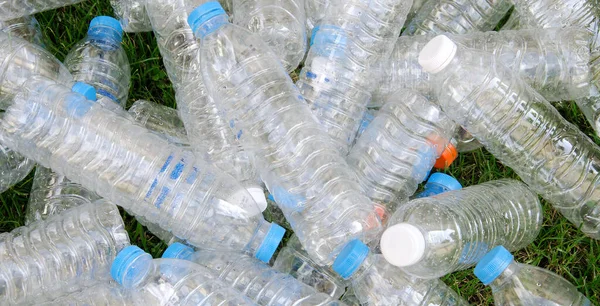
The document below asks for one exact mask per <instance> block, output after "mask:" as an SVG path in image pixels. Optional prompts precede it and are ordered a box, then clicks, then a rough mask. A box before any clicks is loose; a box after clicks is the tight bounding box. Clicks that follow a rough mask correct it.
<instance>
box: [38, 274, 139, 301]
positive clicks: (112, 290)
mask: <svg viewBox="0 0 600 306" xmlns="http://www.w3.org/2000/svg"><path fill="white" fill-rule="evenodd" d="M35 305H41V306H65V305H68V306H134V305H135V300H134V298H133V296H132V294H131V293H130V292H129V291H128V290H127V289H125V288H124V287H123V286H121V285H119V284H117V283H116V282H115V281H113V280H109V281H104V280H103V281H97V282H95V283H94V284H92V285H91V286H89V287H87V288H85V289H83V290H81V291H78V292H74V293H71V294H68V295H65V296H61V297H59V298H57V299H55V300H53V301H51V302H47V303H39V302H38V303H36V304H35ZM146 306H149V305H146Z"/></svg>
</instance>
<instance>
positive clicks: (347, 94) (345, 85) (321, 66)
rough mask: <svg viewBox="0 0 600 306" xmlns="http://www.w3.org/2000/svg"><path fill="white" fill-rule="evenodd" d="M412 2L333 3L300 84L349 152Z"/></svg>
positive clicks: (313, 41)
mask: <svg viewBox="0 0 600 306" xmlns="http://www.w3.org/2000/svg"><path fill="white" fill-rule="evenodd" d="M411 4H412V1H411V0H408V1H388V0H386V1H374V2H370V3H366V2H365V1H361V0H352V1H346V2H345V3H344V4H343V5H333V6H332V5H330V6H329V9H328V11H327V13H326V17H325V18H324V19H323V20H321V24H320V26H319V27H317V28H315V29H313V34H312V37H311V47H310V50H309V52H308V56H307V58H306V60H305V62H304V67H303V68H302V71H301V72H300V75H299V80H298V82H297V83H296V84H297V85H298V88H299V89H300V93H302V95H303V96H304V98H305V99H306V102H307V103H308V104H309V105H310V107H311V109H312V111H313V114H315V116H316V117H317V118H318V119H319V121H320V122H321V125H322V126H323V127H324V128H325V130H326V131H327V133H328V134H329V136H331V138H332V139H333V140H334V141H335V142H336V146H337V147H338V149H339V150H340V152H342V154H347V153H348V151H349V149H350V146H351V145H352V144H353V143H354V138H355V137H356V132H357V131H358V128H359V125H360V121H361V119H362V117H363V114H364V112H365V111H366V109H367V104H368V103H369V101H370V99H371V92H372V91H374V90H375V88H376V86H377V79H378V78H379V77H381V75H380V74H379V73H378V71H377V70H376V69H373V68H374V67H376V65H377V63H378V62H380V61H382V60H384V59H387V58H388V57H389V56H390V54H391V52H392V49H393V48H394V44H395V43H396V40H397V39H398V35H399V34H400V30H401V29H402V25H403V24H404V21H405V19H406V15H407V14H408V11H409V9H410V5H411Z"/></svg>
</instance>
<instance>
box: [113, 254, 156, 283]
mask: <svg viewBox="0 0 600 306" xmlns="http://www.w3.org/2000/svg"><path fill="white" fill-rule="evenodd" d="M151 261H152V256H150V254H148V253H146V252H144V250H142V249H140V248H139V247H137V246H135V245H130V246H128V247H126V248H124V249H122V250H121V252H119V254H117V256H116V257H115V260H114V261H113V263H112V266H111V268H110V275H111V276H112V278H113V279H114V280H115V281H116V282H117V283H119V284H120V285H123V286H126V287H128V286H130V285H132V284H135V283H136V281H138V280H140V279H142V278H143V277H144V276H145V275H146V273H147V272H148V270H149V268H150V263H151Z"/></svg>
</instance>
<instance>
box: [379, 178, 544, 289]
mask: <svg viewBox="0 0 600 306" xmlns="http://www.w3.org/2000/svg"><path fill="white" fill-rule="evenodd" d="M389 224H390V226H389V227H388V228H387V229H386V231H385V232H384V233H383V235H382V236H381V241H380V247H381V252H382V253H383V255H384V256H385V258H386V259H387V261H388V262H389V263H391V264H393V265H395V266H398V267H401V268H402V270H403V271H405V272H406V273H408V274H411V275H414V276H416V277H420V278H436V277H442V276H444V275H446V274H448V273H452V272H454V271H459V270H464V269H467V268H469V267H472V266H474V265H475V264H476V263H477V262H478V261H479V259H481V257H483V255H485V253H486V252H487V251H489V250H490V249H492V248H493V247H495V246H497V245H505V246H507V247H508V248H509V249H511V250H518V249H521V248H524V247H526V246H527V245H528V244H530V243H531V242H532V241H533V240H534V239H535V237H536V236H537V234H538V233H539V231H540V229H541V227H542V206H541V205H540V201H539V200H538V197H537V195H536V194H535V193H533V192H532V191H531V190H529V189H528V188H527V186H525V184H523V183H521V182H519V181H515V180H498V181H491V182H487V183H483V184H480V185H476V186H470V187H467V188H464V189H462V190H456V191H449V192H446V193H442V194H439V195H436V196H433V197H427V198H420V199H415V200H412V201H410V202H408V203H405V204H403V205H402V206H401V207H400V208H398V210H396V212H395V213H394V214H393V215H392V217H391V218H390V221H389Z"/></svg>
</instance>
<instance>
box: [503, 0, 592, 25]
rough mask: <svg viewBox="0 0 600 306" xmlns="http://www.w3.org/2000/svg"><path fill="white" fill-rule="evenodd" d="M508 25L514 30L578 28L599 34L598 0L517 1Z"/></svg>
mask: <svg viewBox="0 0 600 306" xmlns="http://www.w3.org/2000/svg"><path fill="white" fill-rule="evenodd" d="M514 5H515V11H514V14H513V15H511V17H510V19H509V20H508V22H507V24H508V25H510V26H511V27H512V28H521V29H523V28H564V27H572V26H578V27H582V28H584V29H588V30H589V31H590V32H592V33H598V20H597V18H598V16H599V15H600V14H599V12H598V7H600V2H599V1H598V0H515V1H514Z"/></svg>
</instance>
